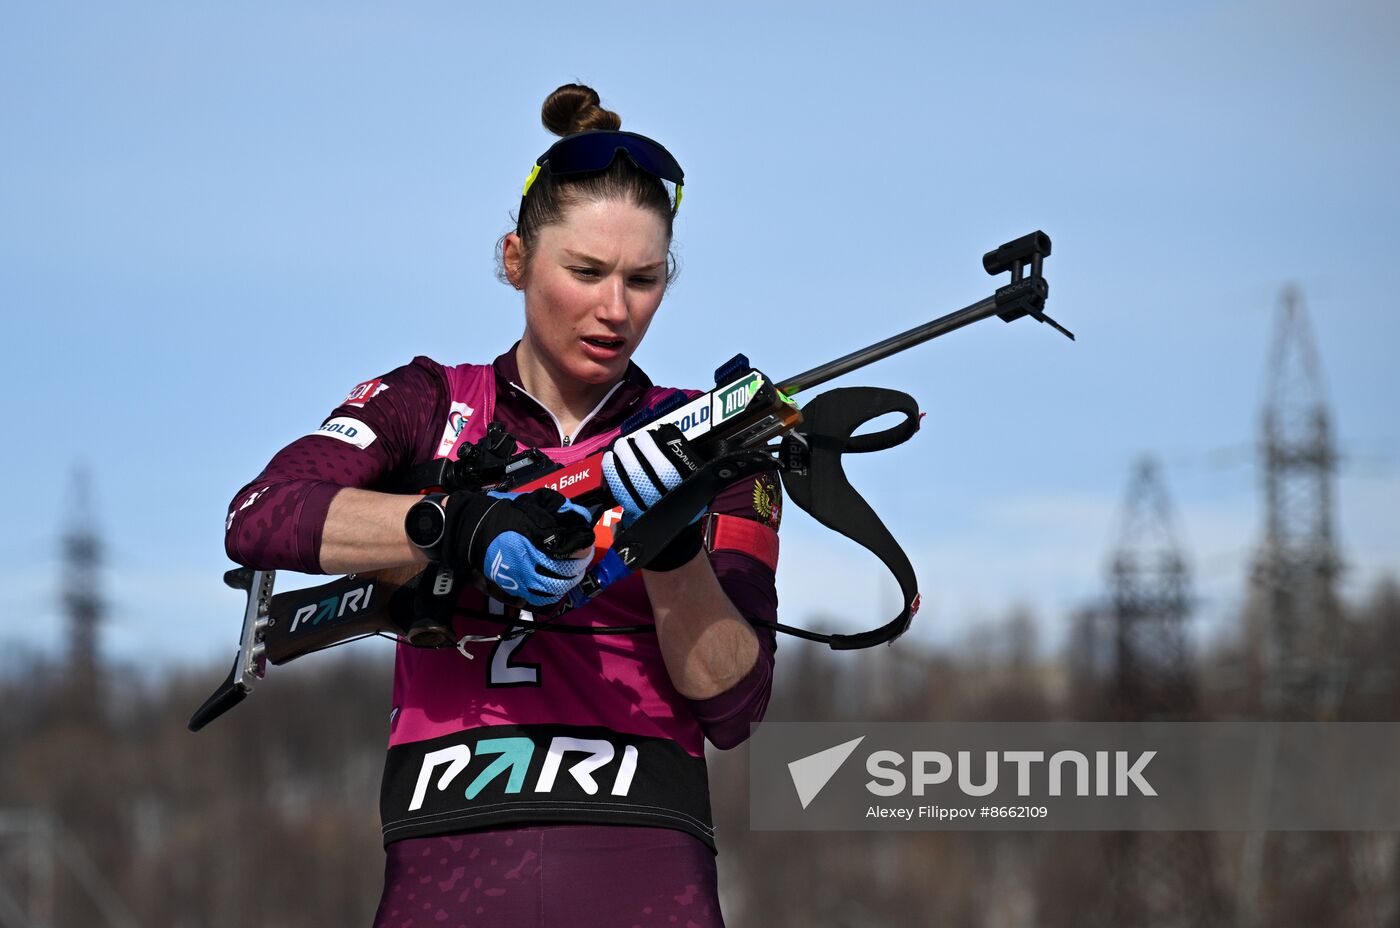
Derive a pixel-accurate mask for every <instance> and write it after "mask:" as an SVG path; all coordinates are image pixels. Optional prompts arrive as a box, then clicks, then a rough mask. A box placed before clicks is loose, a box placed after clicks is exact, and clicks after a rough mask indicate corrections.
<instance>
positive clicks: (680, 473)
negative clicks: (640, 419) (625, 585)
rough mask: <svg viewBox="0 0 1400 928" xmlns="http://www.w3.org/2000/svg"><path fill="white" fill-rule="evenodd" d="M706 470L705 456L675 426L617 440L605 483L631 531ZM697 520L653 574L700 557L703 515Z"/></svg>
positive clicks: (607, 459)
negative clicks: (667, 497) (685, 482)
mask: <svg viewBox="0 0 1400 928" xmlns="http://www.w3.org/2000/svg"><path fill="white" fill-rule="evenodd" d="M699 469H700V458H699V456H698V455H696V453H695V450H694V449H693V448H692V447H691V446H690V442H688V441H686V440H685V436H684V435H683V434H681V430H680V429H679V428H677V427H676V426H675V425H673V424H671V423H666V424H665V425H661V426H657V427H656V428H654V429H648V430H647V431H645V432H643V433H641V434H640V435H629V436H626V437H622V438H619V439H618V440H617V441H615V442H613V446H612V447H611V448H610V449H608V451H607V453H606V454H604V455H603V479H604V480H606V481H607V484H608V488H609V489H610V490H612V495H613V499H615V500H617V502H618V504H619V505H620V506H622V527H623V528H624V529H627V528H629V527H630V526H631V525H632V523H634V522H636V521H637V520H638V519H639V518H641V516H642V513H644V512H646V511H647V510H648V509H650V508H651V507H652V506H655V505H656V503H657V502H658V501H659V500H660V499H661V497H663V496H665V495H666V494H667V493H669V492H670V491H671V490H674V489H675V488H676V487H677V486H679V485H680V483H681V481H682V480H684V479H685V478H686V477H688V476H690V475H691V474H693V473H695V471H697V470H699ZM704 514H705V510H704V509H703V508H702V509H700V511H698V512H697V513H695V518H693V519H691V520H690V524H689V525H687V526H686V527H685V529H683V530H682V531H681V533H680V534H679V535H677V536H676V537H675V538H673V539H672V540H671V542H670V543H669V544H667V545H666V547H665V548H663V549H661V550H660V551H659V552H657V554H656V556H655V557H653V558H652V559H651V562H650V563H648V564H647V566H646V569H647V570H651V571H670V570H675V569H676V568H677V567H680V566H681V565H683V564H685V563H688V562H689V561H690V560H691V559H693V558H694V557H695V555H697V554H698V553H700V547H701V534H700V517H701V516H702V515H704Z"/></svg>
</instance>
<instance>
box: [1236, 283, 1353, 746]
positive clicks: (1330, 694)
mask: <svg viewBox="0 0 1400 928" xmlns="http://www.w3.org/2000/svg"><path fill="white" fill-rule="evenodd" d="M1259 450H1260V457H1261V458H1262V463H1263V476H1264V513H1265V514H1264V538H1263V543H1262V545H1261V546H1260V549H1259V552H1258V554H1257V556H1256V558H1255V564H1254V584H1255V594H1256V596H1255V601H1256V603H1257V604H1258V607H1259V608H1261V609H1262V610H1263V613H1264V623H1263V628H1262V629H1261V631H1262V632H1263V641H1262V642H1261V643H1262V645H1263V654H1262V658H1263V661H1262V663H1263V675H1264V679H1263V684H1264V687H1263V694H1262V695H1263V700H1264V709H1265V711H1266V712H1267V713H1268V714H1269V715H1270V716H1271V717H1273V718H1278V719H1287V720H1290V721H1305V720H1314V719H1325V718H1328V717H1330V716H1331V715H1332V713H1333V712H1335V710H1336V708H1337V703H1338V702H1339V701H1340V698H1341V694H1342V689H1343V687H1344V685H1345V680H1346V677H1345V672H1344V662H1343V660H1344V644H1345V641H1344V629H1343V626H1342V615H1341V609H1340V606H1339V604H1338V600H1337V593H1336V581H1337V575H1338V574H1339V573H1340V570H1341V561H1340V559H1339V558H1338V556H1337V548H1336V542H1335V532H1334V514H1333V490H1334V486H1335V483H1336V472H1337V453H1336V449H1335V446H1334V444H1333V436H1332V421H1331V416H1330V414H1329V413H1328V409H1327V405H1326V402H1325V400H1324V399H1323V394H1322V377H1321V373H1320V368H1319V365H1318V361H1317V350H1316V348H1315V347H1314V345H1313V338H1312V332H1311V330H1310V329H1309V327H1308V320H1307V316H1306V314H1305V313H1304V311H1303V307H1302V300H1301V299H1300V297H1299V295H1298V291H1297V290H1296V289H1294V288H1291V287H1290V288H1288V289H1286V290H1285V291H1284V293H1283V300H1282V306H1281V308H1280V311H1279V317H1278V327H1277V328H1276V329H1275V332H1274V344H1273V349H1272V351H1271V353H1270V357H1269V373H1268V395H1267V398H1266V400H1265V404H1264V415H1263V419H1262V422H1261V430H1260V449H1259Z"/></svg>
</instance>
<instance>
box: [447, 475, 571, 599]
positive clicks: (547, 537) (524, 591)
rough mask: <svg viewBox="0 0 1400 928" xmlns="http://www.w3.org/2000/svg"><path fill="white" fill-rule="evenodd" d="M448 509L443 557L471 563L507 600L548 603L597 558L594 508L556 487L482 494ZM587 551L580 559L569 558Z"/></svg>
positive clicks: (454, 499) (455, 500)
mask: <svg viewBox="0 0 1400 928" xmlns="http://www.w3.org/2000/svg"><path fill="white" fill-rule="evenodd" d="M443 506H444V509H445V510H446V513H447V518H446V525H445V529H444V533H443V538H442V547H441V560H442V563H443V564H445V565H447V566H449V567H456V568H470V569H471V570H474V571H476V572H477V573H479V574H481V575H482V577H484V578H485V580H486V592H487V593H489V594H490V595H491V596H493V597H495V598H496V599H498V600H500V601H501V602H505V603H512V604H516V605H519V604H522V603H523V604H525V605H529V606H548V605H550V604H551V603H555V602H558V601H559V600H560V599H562V598H563V597H564V594H566V593H568V592H569V590H571V589H572V588H573V587H574V586H575V585H577V584H578V582H579V580H581V579H582V578H583V574H584V572H585V571H586V570H587V569H588V565H589V563H590V562H591V560H592V556H593V526H592V524H591V518H590V516H589V513H588V510H587V509H584V508H583V507H582V506H579V505H576V504H574V503H571V502H569V501H568V500H567V499H566V498H565V497H564V495H563V494H562V493H559V492H558V491H556V490H550V489H539V490H533V491H531V492H529V493H495V492H491V493H475V492H472V491H469V490H461V491H458V492H456V493H453V494H451V495H450V496H448V497H447V499H446V500H444V501H443ZM575 551H584V552H585V553H584V554H583V555H581V556H579V557H569V555H570V554H571V553H573V552H575Z"/></svg>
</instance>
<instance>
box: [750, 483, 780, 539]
mask: <svg viewBox="0 0 1400 928" xmlns="http://www.w3.org/2000/svg"><path fill="white" fill-rule="evenodd" d="M753 511H754V512H756V513H758V519H759V521H760V522H762V523H763V524H764V525H766V526H768V527H769V528H772V529H776V528H777V527H778V523H779V522H781V521H782V518H783V501H782V498H781V497H780V496H779V495H778V488H777V486H775V481H774V480H773V479H772V478H771V477H769V476H768V475H766V474H765V475H764V476H763V477H760V478H759V479H758V480H755V481H754V485H753Z"/></svg>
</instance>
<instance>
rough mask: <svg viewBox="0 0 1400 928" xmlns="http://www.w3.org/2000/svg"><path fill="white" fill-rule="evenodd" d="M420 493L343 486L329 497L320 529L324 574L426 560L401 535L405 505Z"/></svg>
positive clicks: (406, 506) (372, 568)
mask: <svg viewBox="0 0 1400 928" xmlns="http://www.w3.org/2000/svg"><path fill="white" fill-rule="evenodd" d="M420 499H422V497H421V496H401V495H398V494H394V493H376V492H374V491H372V490H359V489H356V488H355V487H346V488H345V489H343V490H341V491H340V492H339V493H337V494H336V495H335V497H334V498H333V499H332V500H331V507H330V511H329V512H327V513H326V523H325V527H324V528H323V529H322V530H321V569H322V570H323V571H325V572H326V573H328V574H346V573H355V572H357V571H365V570H377V569H379V568H382V567H398V566H401V565H404V564H426V563H427V562H428V558H427V556H426V555H425V554H424V553H423V552H422V550H420V549H419V548H416V547H414V545H413V544H412V543H411V542H409V540H408V537H407V536H406V535H404V530H403V522H404V516H405V515H406V514H407V513H408V509H409V507H410V506H412V505H413V504H414V503H416V502H418V500H420Z"/></svg>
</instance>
